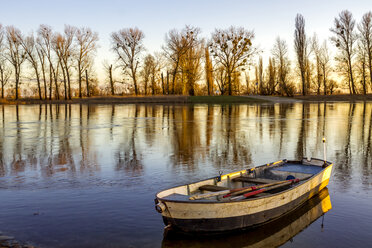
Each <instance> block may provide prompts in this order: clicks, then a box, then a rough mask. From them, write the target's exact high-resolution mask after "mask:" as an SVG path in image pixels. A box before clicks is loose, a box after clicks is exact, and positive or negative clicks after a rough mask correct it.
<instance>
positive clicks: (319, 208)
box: [162, 188, 332, 248]
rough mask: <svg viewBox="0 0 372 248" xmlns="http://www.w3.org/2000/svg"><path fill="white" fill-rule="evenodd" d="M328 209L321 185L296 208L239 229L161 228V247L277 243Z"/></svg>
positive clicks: (329, 202)
mask: <svg viewBox="0 0 372 248" xmlns="http://www.w3.org/2000/svg"><path fill="white" fill-rule="evenodd" d="M331 209H332V204H331V200H330V196H329V193H328V189H327V188H325V189H323V190H322V191H321V192H320V193H319V194H318V195H317V196H315V197H313V198H311V199H310V200H308V201H307V202H305V203H304V204H303V205H302V206H300V207H299V208H297V209H295V210H294V211H292V212H291V213H289V214H287V215H285V216H283V217H281V218H279V219H276V220H274V221H272V222H270V223H268V224H265V225H262V226H259V227H256V228H254V229H251V230H247V231H242V232H239V233H224V234H219V235H213V236H190V235H187V234H179V233H175V232H172V231H165V233H164V239H163V242H162V247H164V248H165V247H178V248H180V247H278V246H280V245H282V244H284V243H286V242H287V241H288V240H291V239H293V238H294V237H295V236H296V235H297V234H298V233H300V232H301V231H302V230H304V229H305V228H306V227H307V226H309V225H310V224H311V223H313V222H314V221H316V220H317V219H318V218H320V217H321V216H323V215H324V214H325V213H327V212H328V211H329V210H331ZM322 225H323V223H322ZM319 228H322V226H319Z"/></svg>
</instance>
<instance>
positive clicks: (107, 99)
mask: <svg viewBox="0 0 372 248" xmlns="http://www.w3.org/2000/svg"><path fill="white" fill-rule="evenodd" d="M360 101H361V102H365V101H372V94H367V95H349V94H344V95H307V96H301V95H296V96H294V97H283V96H261V95H241V96H182V95H172V96H170V95H165V96H163V95H160V96H94V97H89V98H87V97H83V98H73V99H71V100H64V99H63V100H56V99H52V100H40V99H35V98H22V99H18V100H15V99H11V98H4V99H0V105H32V104H137V103H141V104H146V103H149V104H245V103H255V104H260V103H266V104H267V103H296V102H300V103H301V102H305V103H306V102H360Z"/></svg>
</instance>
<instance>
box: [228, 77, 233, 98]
mask: <svg viewBox="0 0 372 248" xmlns="http://www.w3.org/2000/svg"><path fill="white" fill-rule="evenodd" d="M227 79H228V84H229V96H231V95H232V86H231V73H230V72H229V73H228V75H227Z"/></svg>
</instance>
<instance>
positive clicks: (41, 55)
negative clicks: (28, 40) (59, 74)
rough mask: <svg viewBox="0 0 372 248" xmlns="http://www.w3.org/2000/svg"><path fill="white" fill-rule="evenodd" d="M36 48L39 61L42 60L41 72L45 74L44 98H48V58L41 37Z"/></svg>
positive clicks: (37, 40)
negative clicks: (46, 73) (46, 72)
mask: <svg viewBox="0 0 372 248" xmlns="http://www.w3.org/2000/svg"><path fill="white" fill-rule="evenodd" d="M35 48H36V53H37V56H38V59H39V62H40V69H41V73H42V75H43V85H44V99H45V100H46V99H47V97H48V94H47V93H48V91H47V84H46V75H45V71H46V63H47V59H46V55H45V53H44V49H43V41H42V39H41V38H40V37H38V38H37V39H36V44H35Z"/></svg>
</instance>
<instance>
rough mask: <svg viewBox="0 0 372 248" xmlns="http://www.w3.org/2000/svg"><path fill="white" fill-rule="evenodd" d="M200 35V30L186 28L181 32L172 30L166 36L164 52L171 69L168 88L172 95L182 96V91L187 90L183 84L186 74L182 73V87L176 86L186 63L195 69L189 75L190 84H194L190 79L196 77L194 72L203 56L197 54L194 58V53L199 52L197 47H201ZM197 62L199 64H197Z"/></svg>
mask: <svg viewBox="0 0 372 248" xmlns="http://www.w3.org/2000/svg"><path fill="white" fill-rule="evenodd" d="M199 34H200V29H199V28H197V27H191V26H186V27H185V28H183V29H182V30H181V31H179V30H177V29H172V30H170V31H169V32H168V33H167V34H166V36H165V43H166V44H165V46H163V51H164V55H165V57H166V58H167V60H168V63H169V66H170V68H171V72H170V73H171V76H172V81H171V82H169V81H168V80H169V74H168V73H167V82H168V83H167V87H168V88H170V89H168V92H169V91H170V92H169V93H170V94H175V93H179V94H180V93H182V89H185V87H184V85H183V82H182V81H183V79H184V78H183V76H185V72H184V73H181V76H182V77H181V85H179V86H178V87H177V85H176V82H177V79H178V75H179V73H180V72H182V67H185V66H186V64H185V63H189V64H188V66H193V69H192V70H190V71H189V74H188V76H189V79H190V80H191V81H188V82H189V83H193V81H192V78H190V77H192V76H193V75H194V73H195V71H193V70H194V69H195V66H196V65H197V64H198V61H199V60H200V58H199V56H201V54H199V52H197V53H198V54H197V55H196V56H197V57H195V58H193V56H194V55H195V54H194V53H196V50H198V48H197V47H198V46H200V39H199V38H198V35H199ZM190 59H191V60H190ZM195 62H197V63H196V64H195ZM197 66H199V65H197ZM187 80H188V79H187ZM169 83H171V85H169ZM189 88H190V87H189ZM191 90H192V89H191Z"/></svg>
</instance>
